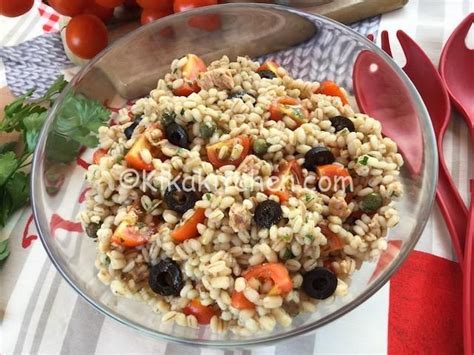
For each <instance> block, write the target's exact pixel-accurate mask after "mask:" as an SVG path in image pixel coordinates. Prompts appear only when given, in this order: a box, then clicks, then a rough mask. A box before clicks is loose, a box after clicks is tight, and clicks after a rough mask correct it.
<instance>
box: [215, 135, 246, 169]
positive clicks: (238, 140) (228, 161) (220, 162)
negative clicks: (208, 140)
mask: <svg viewBox="0 0 474 355" xmlns="http://www.w3.org/2000/svg"><path fill="white" fill-rule="evenodd" d="M237 144H240V145H241V146H242V152H241V153H240V154H239V156H238V157H237V158H232V157H231V155H232V149H233V148H234V147H235V146H236V145H237ZM250 145H251V144H250V139H249V138H248V137H247V136H245V135H241V136H238V137H235V138H231V139H228V140H226V141H224V142H218V143H214V144H211V145H208V146H207V147H206V151H207V158H208V159H209V161H210V162H211V164H212V165H214V167H215V168H220V167H221V166H224V165H234V166H239V165H240V163H241V162H242V161H243V160H244V159H245V157H246V156H247V155H248V154H249V152H250ZM223 148H224V149H227V152H226V154H225V155H224V157H220V155H221V149H223Z"/></svg>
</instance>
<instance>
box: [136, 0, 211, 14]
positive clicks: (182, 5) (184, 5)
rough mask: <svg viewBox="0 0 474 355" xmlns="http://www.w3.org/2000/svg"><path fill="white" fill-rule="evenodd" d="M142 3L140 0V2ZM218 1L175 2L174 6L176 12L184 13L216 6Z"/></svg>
mask: <svg viewBox="0 0 474 355" xmlns="http://www.w3.org/2000/svg"><path fill="white" fill-rule="evenodd" d="M139 1H140V0H139ZM216 4H217V0H175V1H174V4H173V10H174V12H182V11H186V10H191V9H195V8H197V7H203V6H210V5H216Z"/></svg>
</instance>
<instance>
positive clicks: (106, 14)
mask: <svg viewBox="0 0 474 355" xmlns="http://www.w3.org/2000/svg"><path fill="white" fill-rule="evenodd" d="M82 13H84V14H91V15H95V16H97V17H98V18H100V19H101V20H102V21H103V22H108V21H110V20H111V19H112V17H114V9H113V8H110V7H103V6H100V5H99V4H97V3H96V2H95V1H93V0H92V1H91V0H89V3H88V5H87V6H86V7H85V8H84V11H83V12H82Z"/></svg>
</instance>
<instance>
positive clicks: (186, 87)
mask: <svg viewBox="0 0 474 355" xmlns="http://www.w3.org/2000/svg"><path fill="white" fill-rule="evenodd" d="M187 59H188V61H187V62H186V64H185V65H184V67H183V68H182V69H181V71H182V75H183V79H184V84H183V85H181V86H180V87H179V88H176V89H173V94H175V95H176V96H189V95H191V94H192V93H193V92H199V90H201V88H200V87H199V85H198V84H197V82H196V79H197V77H198V75H199V73H201V72H204V71H206V70H207V67H206V64H205V63H204V61H203V60H202V59H201V58H199V57H198V56H197V55H195V54H188V55H187Z"/></svg>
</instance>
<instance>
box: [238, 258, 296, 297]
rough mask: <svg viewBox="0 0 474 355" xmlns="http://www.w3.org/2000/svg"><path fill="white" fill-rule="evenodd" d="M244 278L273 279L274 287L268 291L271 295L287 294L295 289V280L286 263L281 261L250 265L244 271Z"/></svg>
mask: <svg viewBox="0 0 474 355" xmlns="http://www.w3.org/2000/svg"><path fill="white" fill-rule="evenodd" d="M243 275H244V278H245V279H246V280H250V279H252V278H256V279H259V280H268V279H270V280H272V281H273V287H272V289H271V290H270V291H269V292H268V294H269V295H283V294H287V293H288V292H290V291H291V290H292V289H293V282H292V281H291V277H290V274H289V272H288V269H287V268H286V267H285V265H283V264H281V263H265V264H260V265H255V266H251V267H249V268H248V269H247V270H246V271H245V272H244V274H243Z"/></svg>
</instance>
